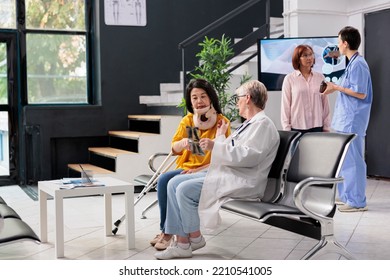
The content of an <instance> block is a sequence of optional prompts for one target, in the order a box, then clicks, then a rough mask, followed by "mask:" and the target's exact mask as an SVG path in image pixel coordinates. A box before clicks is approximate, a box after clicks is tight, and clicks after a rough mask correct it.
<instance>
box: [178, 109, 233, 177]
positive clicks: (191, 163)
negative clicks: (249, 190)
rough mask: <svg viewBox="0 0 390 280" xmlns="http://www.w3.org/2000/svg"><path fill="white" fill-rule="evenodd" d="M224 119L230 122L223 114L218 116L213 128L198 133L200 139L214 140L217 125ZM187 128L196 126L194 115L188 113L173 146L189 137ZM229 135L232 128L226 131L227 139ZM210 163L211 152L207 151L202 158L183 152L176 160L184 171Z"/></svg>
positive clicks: (189, 152)
mask: <svg viewBox="0 0 390 280" xmlns="http://www.w3.org/2000/svg"><path fill="white" fill-rule="evenodd" d="M222 119H223V120H225V122H229V120H228V119H227V118H226V117H224V116H223V115H222V114H218V116H217V122H216V123H215V125H214V126H213V127H212V128H210V129H207V130H199V131H198V132H199V138H210V139H214V138H215V134H216V133H217V123H218V122H219V121H220V120H222ZM187 126H191V127H194V126H195V125H194V121H193V114H192V113H188V114H187V115H186V116H184V117H183V118H182V120H181V121H180V124H179V127H178V128H177V130H176V133H175V135H174V136H173V138H172V144H173V143H174V142H176V141H180V140H181V139H183V138H187V137H188V135H187V131H186V127H187ZM229 135H230V126H229V128H228V130H227V131H226V137H228V136H229ZM210 161H211V151H205V155H204V156H201V155H194V154H192V153H191V151H188V150H183V151H182V152H181V153H179V154H178V157H177V160H176V165H177V166H176V168H182V169H184V170H188V169H194V168H198V167H200V166H204V165H206V164H209V163H210Z"/></svg>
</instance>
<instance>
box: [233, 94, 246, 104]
mask: <svg viewBox="0 0 390 280" xmlns="http://www.w3.org/2000/svg"><path fill="white" fill-rule="evenodd" d="M247 95H248V94H242V95H238V94H233V95H232V97H231V100H232V101H233V102H234V103H237V102H238V99H239V98H240V97H244V96H247Z"/></svg>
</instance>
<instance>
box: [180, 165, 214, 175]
mask: <svg viewBox="0 0 390 280" xmlns="http://www.w3.org/2000/svg"><path fill="white" fill-rule="evenodd" d="M209 165H210V163H209V164H205V165H203V166H199V167H198V168H193V169H188V170H183V171H182V172H181V173H180V174H191V173H196V172H199V171H201V170H203V169H206V168H207V167H209Z"/></svg>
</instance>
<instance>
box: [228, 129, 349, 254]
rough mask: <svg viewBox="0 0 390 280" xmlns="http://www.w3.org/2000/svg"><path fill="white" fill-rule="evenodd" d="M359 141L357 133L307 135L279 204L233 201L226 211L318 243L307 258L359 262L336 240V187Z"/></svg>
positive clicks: (294, 157) (294, 161)
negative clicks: (355, 141) (333, 255)
mask: <svg viewBox="0 0 390 280" xmlns="http://www.w3.org/2000/svg"><path fill="white" fill-rule="evenodd" d="M354 138H355V135H354V134H340V133H306V134H304V135H303V136H302V137H301V138H300V140H299V143H298V145H297V148H296V150H295V152H294V154H293V156H292V159H291V163H290V166H289V169H288V172H287V176H286V188H285V192H284V194H283V197H282V198H281V199H280V200H278V201H277V202H275V203H272V202H261V201H243V200H233V201H229V202H227V203H225V204H224V205H223V206H222V209H224V210H226V211H228V212H231V213H234V214H238V215H242V216H244V217H247V218H251V219H254V220H257V221H259V222H263V223H266V224H269V225H272V226H275V227H279V228H282V229H285V230H288V231H291V232H295V233H298V234H302V235H304V236H308V237H311V238H315V239H318V240H319V242H318V243H317V244H316V245H315V246H314V247H313V248H312V249H311V250H309V251H308V252H307V253H306V254H305V255H304V256H303V258H302V259H316V258H319V257H321V256H322V255H324V254H327V253H336V254H339V255H340V256H343V257H345V258H347V259H354V257H353V256H352V255H351V254H350V253H349V252H348V251H347V250H346V249H345V248H344V246H342V245H341V244H340V243H339V242H337V240H336V239H335V237H334V221H333V217H334V214H335V211H336V205H335V197H336V191H337V183H339V182H342V181H343V178H342V177H339V172H340V169H341V166H342V164H343V161H344V158H345V154H346V153H347V150H348V147H349V144H350V143H351V141H353V139H354Z"/></svg>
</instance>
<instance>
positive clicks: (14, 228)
mask: <svg viewBox="0 0 390 280" xmlns="http://www.w3.org/2000/svg"><path fill="white" fill-rule="evenodd" d="M3 222H4V224H3V228H2V230H1V231H0V244H2V243H7V242H13V241H22V240H23V239H27V240H33V241H36V242H41V240H40V239H39V237H38V236H37V235H36V234H35V232H34V231H33V230H32V229H31V227H30V226H29V225H27V224H26V223H25V222H24V221H22V220H20V219H16V218H7V219H4V220H3Z"/></svg>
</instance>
